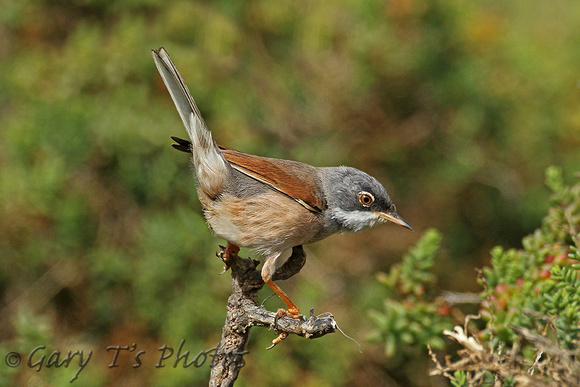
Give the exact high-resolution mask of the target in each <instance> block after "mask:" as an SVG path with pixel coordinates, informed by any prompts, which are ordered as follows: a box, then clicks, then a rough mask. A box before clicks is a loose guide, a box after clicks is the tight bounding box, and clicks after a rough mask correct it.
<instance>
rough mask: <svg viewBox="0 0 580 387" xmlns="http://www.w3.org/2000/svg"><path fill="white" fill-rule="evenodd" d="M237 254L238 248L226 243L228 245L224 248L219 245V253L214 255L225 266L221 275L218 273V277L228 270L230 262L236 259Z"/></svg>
mask: <svg viewBox="0 0 580 387" xmlns="http://www.w3.org/2000/svg"><path fill="white" fill-rule="evenodd" d="M239 252H240V248H239V247H238V246H236V245H234V244H232V243H230V242H228V245H227V246H226V247H224V246H221V245H220V251H219V253H216V255H217V257H218V258H220V259H221V260H222V261H223V263H225V264H226V265H225V266H224V270H223V271H222V272H221V273H219V274H220V275H221V274H224V273H225V272H226V271H228V269H229V268H230V261H231V260H232V259H234V258H237V256H238V253H239Z"/></svg>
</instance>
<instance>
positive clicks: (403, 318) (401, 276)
mask: <svg viewBox="0 0 580 387" xmlns="http://www.w3.org/2000/svg"><path fill="white" fill-rule="evenodd" d="M441 240H442V237H441V234H440V233H439V232H438V231H437V230H434V229H430V230H427V231H426V232H425V233H424V234H423V236H422V237H421V239H420V240H419V241H418V242H417V244H416V245H415V246H414V247H413V248H412V249H410V250H409V252H408V253H407V254H406V255H405V256H404V257H403V259H402V261H401V263H399V264H395V265H393V267H392V268H391V270H390V271H389V273H387V274H385V273H381V274H379V275H378V276H377V277H378V280H379V282H381V283H382V284H383V285H384V290H385V300H384V305H383V307H384V309H383V310H382V311H377V310H372V311H371V313H370V316H371V318H372V320H373V322H374V323H375V325H376V326H377V329H376V330H375V331H374V332H373V333H372V334H371V336H370V340H372V341H375V342H381V343H383V344H384V345H385V355H386V356H387V357H388V358H396V360H399V361H400V360H402V359H403V358H404V356H405V355H406V354H409V353H410V351H412V350H413V348H416V347H417V346H419V347H422V348H425V347H426V346H427V345H430V346H431V347H432V348H437V349H442V348H443V347H444V342H443V340H442V339H441V333H442V332H443V330H444V329H449V328H451V326H452V324H451V317H450V316H449V314H450V313H449V312H450V310H449V309H448V307H447V306H446V305H444V304H442V303H441V301H438V300H437V298H436V297H437V292H436V289H435V287H434V285H435V282H436V281H435V280H436V278H435V276H434V274H433V273H431V272H430V271H429V270H430V269H432V267H433V265H434V264H435V258H436V256H437V253H438V250H439V247H440V245H441Z"/></svg>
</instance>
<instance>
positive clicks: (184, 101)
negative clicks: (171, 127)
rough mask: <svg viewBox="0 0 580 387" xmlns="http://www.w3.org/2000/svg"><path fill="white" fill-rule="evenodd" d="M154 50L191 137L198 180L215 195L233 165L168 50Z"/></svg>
mask: <svg viewBox="0 0 580 387" xmlns="http://www.w3.org/2000/svg"><path fill="white" fill-rule="evenodd" d="M151 54H152V55H153V60H154V61H155V65H156V66H157V70H158V71H159V74H161V78H163V82H164V83H165V86H166V87H167V90H168V91H169V94H171V98H172V99H173V102H174V103H175V107H176V108H177V111H178V112H179V116H180V117H181V120H182V121H183V125H185V129H186V130H187V134H188V135H189V138H190V139H191V147H190V152H191V153H192V155H193V157H192V158H193V165H194V168H195V174H196V176H197V181H198V184H199V186H200V188H201V189H202V190H203V191H204V192H205V193H206V194H207V195H209V196H210V197H215V196H217V195H218V194H219V193H220V192H222V191H223V190H224V189H225V187H226V178H227V176H228V174H229V172H230V168H231V166H230V165H229V163H228V162H227V161H226V159H225V157H224V155H223V154H222V152H221V151H220V150H219V148H218V146H217V144H216V143H215V141H214V140H213V138H212V136H211V132H210V131H209V130H208V129H207V126H206V124H205V122H204V121H203V118H202V117H201V114H200V112H199V109H198V108H197V105H196V104H195V101H194V100H193V97H192V96H191V93H190V92H189V89H188V88H187V86H186V85H185V82H184V81H183V78H182V77H181V75H180V74H179V71H177V67H175V64H173V61H172V60H171V58H170V57H169V54H167V51H165V49H164V48H163V47H160V48H159V50H151ZM179 145H182V146H183V144H179ZM178 149H179V148H178Z"/></svg>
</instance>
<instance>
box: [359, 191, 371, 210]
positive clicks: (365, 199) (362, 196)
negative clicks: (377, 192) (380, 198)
mask: <svg viewBox="0 0 580 387" xmlns="http://www.w3.org/2000/svg"><path fill="white" fill-rule="evenodd" d="M358 201H359V202H360V204H362V205H363V206H365V207H370V206H371V204H373V203H374V201H375V197H374V196H373V195H372V194H370V193H368V192H365V191H362V192H359V193H358Z"/></svg>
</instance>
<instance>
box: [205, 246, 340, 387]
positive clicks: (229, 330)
mask: <svg viewBox="0 0 580 387" xmlns="http://www.w3.org/2000/svg"><path fill="white" fill-rule="evenodd" d="M220 247H221V246H220ZM221 249H222V253H223V252H224V248H223V247H221ZM305 261H306V254H305V253H304V250H303V248H302V246H295V247H294V248H293V249H292V255H291V256H290V258H288V260H287V261H286V262H285V263H284V264H283V265H282V266H280V267H279V268H278V269H277V270H276V272H275V273H274V275H273V279H274V280H284V279H288V278H290V277H292V276H293V275H295V274H296V273H298V272H300V269H302V267H303V266H304V263H305ZM228 264H229V265H230V268H231V272H232V294H231V295H230V297H229V299H228V303H227V307H226V309H227V314H226V322H225V325H224V327H223V329H222V338H221V341H220V343H219V344H218V346H217V349H216V351H215V355H214V358H213V362H212V365H211V367H212V369H211V378H210V382H209V385H210V386H212V387H217V386H224V387H225V386H233V384H234V382H235V381H236V379H237V377H238V374H239V372H240V369H241V368H242V367H243V366H244V355H245V354H246V353H248V351H247V350H246V347H247V344H248V338H249V335H250V329H251V328H252V327H254V326H260V327H268V328H270V329H273V330H276V331H278V332H285V333H288V334H293V335H298V336H301V337H305V338H307V339H314V338H317V337H321V336H324V335H326V334H328V333H333V332H334V331H335V330H336V328H337V325H336V322H335V321H334V317H333V316H332V315H330V314H325V315H324V316H322V317H316V316H314V310H311V311H310V316H309V318H308V319H306V318H304V317H302V316H301V318H300V319H293V318H290V317H283V318H278V319H277V320H276V313H275V312H270V311H268V310H266V309H265V308H264V307H263V306H262V305H258V304H257V303H256V300H255V299H256V297H257V295H258V290H260V289H261V288H262V287H263V286H264V281H263V280H262V276H261V274H260V271H258V270H256V267H257V266H258V264H259V262H258V261H256V260H253V259H250V258H242V257H238V256H232V257H230V260H229V261H228Z"/></svg>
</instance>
